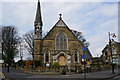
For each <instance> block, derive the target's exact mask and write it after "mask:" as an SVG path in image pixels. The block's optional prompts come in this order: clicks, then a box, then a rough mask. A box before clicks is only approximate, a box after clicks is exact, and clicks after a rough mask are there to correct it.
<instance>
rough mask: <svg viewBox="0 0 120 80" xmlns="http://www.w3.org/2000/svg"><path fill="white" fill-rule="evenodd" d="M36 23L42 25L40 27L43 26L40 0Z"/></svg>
mask: <svg viewBox="0 0 120 80" xmlns="http://www.w3.org/2000/svg"><path fill="white" fill-rule="evenodd" d="M34 23H35V24H38V23H40V26H43V24H42V17H41V8H40V0H38V4H37V12H36V18H35V22H34Z"/></svg>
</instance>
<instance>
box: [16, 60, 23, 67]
mask: <svg viewBox="0 0 120 80" xmlns="http://www.w3.org/2000/svg"><path fill="white" fill-rule="evenodd" d="M16 65H17V66H25V62H24V61H23V60H19V61H18V62H17V63H16Z"/></svg>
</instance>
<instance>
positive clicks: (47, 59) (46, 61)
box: [44, 51, 49, 63]
mask: <svg viewBox="0 0 120 80" xmlns="http://www.w3.org/2000/svg"><path fill="white" fill-rule="evenodd" d="M44 58H45V63H48V62H49V51H45V54H44Z"/></svg>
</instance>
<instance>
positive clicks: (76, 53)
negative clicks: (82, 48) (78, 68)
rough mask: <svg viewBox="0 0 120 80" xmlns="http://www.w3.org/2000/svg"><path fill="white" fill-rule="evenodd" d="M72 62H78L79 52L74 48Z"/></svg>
mask: <svg viewBox="0 0 120 80" xmlns="http://www.w3.org/2000/svg"><path fill="white" fill-rule="evenodd" d="M73 54H74V62H75V63H77V62H79V52H78V51H77V50H74V53H73Z"/></svg>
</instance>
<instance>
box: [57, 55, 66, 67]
mask: <svg viewBox="0 0 120 80" xmlns="http://www.w3.org/2000/svg"><path fill="white" fill-rule="evenodd" d="M58 63H59V64H60V66H66V58H65V56H63V55H61V56H59V57H58Z"/></svg>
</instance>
